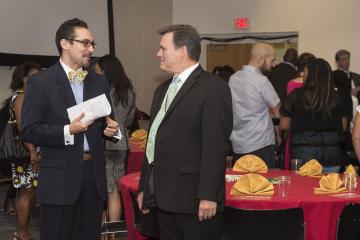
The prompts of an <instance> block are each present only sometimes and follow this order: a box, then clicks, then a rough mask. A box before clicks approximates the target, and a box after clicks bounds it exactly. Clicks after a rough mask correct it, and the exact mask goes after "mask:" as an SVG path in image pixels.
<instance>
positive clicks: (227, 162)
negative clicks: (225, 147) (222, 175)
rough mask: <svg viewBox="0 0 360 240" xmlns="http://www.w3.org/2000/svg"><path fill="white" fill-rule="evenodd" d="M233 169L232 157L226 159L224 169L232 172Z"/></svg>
mask: <svg viewBox="0 0 360 240" xmlns="http://www.w3.org/2000/svg"><path fill="white" fill-rule="evenodd" d="M232 168H233V156H227V157H226V169H228V170H232Z"/></svg>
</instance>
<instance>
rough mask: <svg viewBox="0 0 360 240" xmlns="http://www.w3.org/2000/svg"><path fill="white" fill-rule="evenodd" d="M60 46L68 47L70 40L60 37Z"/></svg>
mask: <svg viewBox="0 0 360 240" xmlns="http://www.w3.org/2000/svg"><path fill="white" fill-rule="evenodd" d="M60 46H61V48H62V49H68V48H69V47H70V42H69V41H67V40H66V39H61V40H60Z"/></svg>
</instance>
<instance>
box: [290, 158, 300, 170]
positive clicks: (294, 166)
mask: <svg viewBox="0 0 360 240" xmlns="http://www.w3.org/2000/svg"><path fill="white" fill-rule="evenodd" d="M301 164H302V160H301V159H291V170H292V171H295V172H296V171H299V168H300V167H301Z"/></svg>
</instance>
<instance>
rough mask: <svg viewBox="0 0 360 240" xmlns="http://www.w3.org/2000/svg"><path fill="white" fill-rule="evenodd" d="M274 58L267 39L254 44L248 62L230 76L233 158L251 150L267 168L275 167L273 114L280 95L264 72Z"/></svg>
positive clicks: (270, 65)
mask: <svg viewBox="0 0 360 240" xmlns="http://www.w3.org/2000/svg"><path fill="white" fill-rule="evenodd" d="M274 62H275V49H274V47H273V46H272V45H270V44H266V43H258V44H255V45H254V46H253V48H252V50H251V59H250V62H249V64H248V65H245V66H244V67H243V68H242V70H240V71H237V72H236V73H235V74H234V75H232V76H231V78H230V81H229V86H230V90H231V97H232V106H233V115H234V123H233V130H232V133H231V142H232V146H233V151H234V160H237V159H239V158H240V157H241V156H243V155H246V154H254V155H257V156H258V157H260V158H261V159H263V160H264V162H265V163H266V164H267V165H268V167H269V168H275V167H276V157H275V133H274V125H273V122H272V119H271V118H272V116H273V117H274V118H279V117H280V113H279V109H280V99H279V97H278V95H277V94H276V92H275V90H274V87H273V86H272V85H271V83H270V81H269V79H268V78H267V77H266V76H265V74H266V72H267V71H269V70H270V69H271V68H272V67H273V66H274Z"/></svg>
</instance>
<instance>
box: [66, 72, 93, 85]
mask: <svg viewBox="0 0 360 240" xmlns="http://www.w3.org/2000/svg"><path fill="white" fill-rule="evenodd" d="M87 74H88V72H87V71H83V70H78V71H70V72H69V73H68V74H67V77H68V79H69V81H70V82H71V83H73V82H74V81H75V80H77V81H78V82H79V83H80V82H82V81H84V79H85V78H86V75H87Z"/></svg>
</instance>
